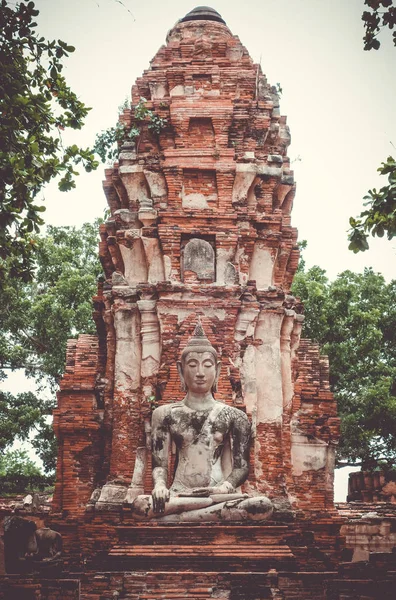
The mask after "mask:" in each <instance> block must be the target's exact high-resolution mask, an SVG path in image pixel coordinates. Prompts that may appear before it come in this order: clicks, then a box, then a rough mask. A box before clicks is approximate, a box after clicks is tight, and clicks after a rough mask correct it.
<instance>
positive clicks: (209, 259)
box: [183, 238, 215, 281]
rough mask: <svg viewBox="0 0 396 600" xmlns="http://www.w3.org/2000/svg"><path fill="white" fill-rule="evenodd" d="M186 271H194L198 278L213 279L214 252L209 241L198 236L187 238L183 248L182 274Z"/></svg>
mask: <svg viewBox="0 0 396 600" xmlns="http://www.w3.org/2000/svg"><path fill="white" fill-rule="evenodd" d="M186 271H192V272H193V273H195V274H196V276H197V278H198V279H199V280H212V281H213V280H214V277H215V254H214V250H213V248H212V246H211V245H210V243H209V242H207V241H206V240H201V239H198V238H193V239H191V240H189V242H188V243H187V244H186V246H185V248H184V260H183V275H184V274H185V272H186ZM184 277H185V275H184Z"/></svg>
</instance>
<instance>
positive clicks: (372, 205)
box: [348, 156, 396, 253]
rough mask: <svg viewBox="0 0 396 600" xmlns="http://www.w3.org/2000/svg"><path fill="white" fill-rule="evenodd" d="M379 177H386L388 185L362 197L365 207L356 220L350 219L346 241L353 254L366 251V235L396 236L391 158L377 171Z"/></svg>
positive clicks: (393, 163)
mask: <svg viewBox="0 0 396 600" xmlns="http://www.w3.org/2000/svg"><path fill="white" fill-rule="evenodd" d="M378 171H379V173H380V174H381V175H387V176H388V185H385V186H383V187H382V188H381V189H380V190H376V189H375V188H373V189H372V190H369V191H368V194H367V196H365V197H364V200H365V201H366V202H365V206H366V207H367V208H366V209H365V210H363V211H362V212H361V213H360V215H359V217H358V218H357V219H354V218H353V217H351V218H350V219H349V223H350V225H351V229H350V232H349V237H348V239H349V240H350V244H349V249H350V250H353V252H355V253H356V252H359V251H364V250H368V248H369V244H368V241H367V238H368V234H371V235H372V236H378V237H383V236H384V234H385V233H386V236H387V238H388V240H391V239H392V238H393V237H394V236H395V235H396V161H395V159H394V158H392V157H391V156H389V157H388V160H387V161H386V163H385V162H384V163H382V164H381V166H380V167H379V169H378Z"/></svg>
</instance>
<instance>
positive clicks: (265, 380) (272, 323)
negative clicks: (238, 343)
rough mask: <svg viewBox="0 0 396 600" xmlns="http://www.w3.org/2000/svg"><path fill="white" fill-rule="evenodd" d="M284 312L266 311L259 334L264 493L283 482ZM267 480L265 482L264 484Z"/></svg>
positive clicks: (259, 458) (259, 448) (259, 461)
mask: <svg viewBox="0 0 396 600" xmlns="http://www.w3.org/2000/svg"><path fill="white" fill-rule="evenodd" d="M283 317H284V315H283V310H282V312H281V311H278V310H270V309H265V308H263V309H262V310H261V312H260V314H259V317H258V320H257V325H256V331H255V335H254V338H255V342H256V381H257V435H256V440H255V455H256V460H255V471H256V477H257V481H258V487H259V491H260V492H265V491H267V489H266V485H265V481H266V482H267V485H269V486H270V487H273V488H274V489H276V487H277V488H278V489H279V488H280V487H281V483H282V482H283V469H282V465H283V461H282V414H283V393H282V369H281V351H280V331H281V325H282V321H283ZM263 480H264V481H263Z"/></svg>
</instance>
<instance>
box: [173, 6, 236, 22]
mask: <svg viewBox="0 0 396 600" xmlns="http://www.w3.org/2000/svg"><path fill="white" fill-rule="evenodd" d="M180 21H181V22H182V23H184V22H185V21H217V22H218V23H223V24H224V25H225V24H226V22H225V21H224V19H223V18H222V16H221V15H220V14H219V13H218V12H217V10H215V9H214V8H210V6H196V7H195V8H193V9H192V10H190V12H189V13H187V14H186V16H185V17H184V18H183V19H180Z"/></svg>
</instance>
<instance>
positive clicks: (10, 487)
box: [0, 450, 53, 494]
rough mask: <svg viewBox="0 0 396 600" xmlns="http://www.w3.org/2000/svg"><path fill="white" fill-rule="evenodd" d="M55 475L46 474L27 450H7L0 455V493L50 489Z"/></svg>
mask: <svg viewBox="0 0 396 600" xmlns="http://www.w3.org/2000/svg"><path fill="white" fill-rule="evenodd" d="M51 484H53V477H50V476H45V475H43V473H42V472H41V469H40V468H39V467H38V466H37V465H36V463H35V462H34V461H33V460H32V459H31V458H29V456H28V454H27V452H26V450H7V451H6V452H4V453H3V454H2V455H0V494H16V493H25V492H26V491H28V490H30V491H36V490H45V489H48V486H50V485H51Z"/></svg>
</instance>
